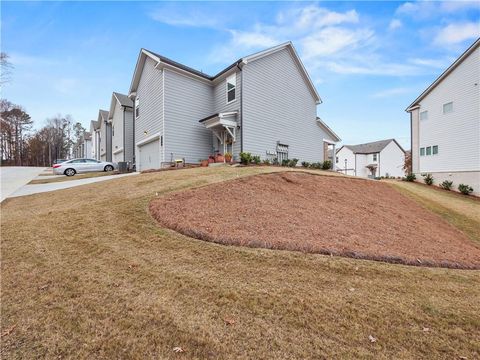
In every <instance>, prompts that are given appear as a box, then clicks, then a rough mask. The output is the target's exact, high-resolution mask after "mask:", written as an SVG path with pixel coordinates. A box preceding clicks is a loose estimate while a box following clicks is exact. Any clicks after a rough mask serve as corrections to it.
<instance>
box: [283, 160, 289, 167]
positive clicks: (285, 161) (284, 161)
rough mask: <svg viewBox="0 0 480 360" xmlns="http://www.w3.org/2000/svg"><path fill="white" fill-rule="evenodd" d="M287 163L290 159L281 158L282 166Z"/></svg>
mask: <svg viewBox="0 0 480 360" xmlns="http://www.w3.org/2000/svg"><path fill="white" fill-rule="evenodd" d="M289 163H290V160H288V159H283V160H282V166H288V164H289Z"/></svg>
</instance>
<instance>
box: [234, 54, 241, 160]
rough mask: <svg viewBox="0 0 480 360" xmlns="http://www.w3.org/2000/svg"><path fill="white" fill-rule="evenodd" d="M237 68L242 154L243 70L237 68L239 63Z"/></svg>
mask: <svg viewBox="0 0 480 360" xmlns="http://www.w3.org/2000/svg"><path fill="white" fill-rule="evenodd" d="M237 68H238V69H240V79H241V80H240V152H241V153H242V152H243V70H242V68H241V67H240V66H239V63H237ZM232 150H233V149H232ZM232 153H233V151H232Z"/></svg>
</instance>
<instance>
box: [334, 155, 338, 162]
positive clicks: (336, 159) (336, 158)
mask: <svg viewBox="0 0 480 360" xmlns="http://www.w3.org/2000/svg"><path fill="white" fill-rule="evenodd" d="M335 163H336V164H338V156H336V157H335Z"/></svg>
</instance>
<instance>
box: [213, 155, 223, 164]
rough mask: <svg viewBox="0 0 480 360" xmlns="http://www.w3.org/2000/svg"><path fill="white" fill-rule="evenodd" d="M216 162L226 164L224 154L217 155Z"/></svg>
mask: <svg viewBox="0 0 480 360" xmlns="http://www.w3.org/2000/svg"><path fill="white" fill-rule="evenodd" d="M215 162H216V163H222V162H225V157H224V156H223V155H222V154H217V155H215Z"/></svg>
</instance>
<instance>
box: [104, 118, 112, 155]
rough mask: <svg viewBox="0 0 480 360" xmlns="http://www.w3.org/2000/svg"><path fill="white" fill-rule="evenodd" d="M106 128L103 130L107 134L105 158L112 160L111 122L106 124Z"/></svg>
mask: <svg viewBox="0 0 480 360" xmlns="http://www.w3.org/2000/svg"><path fill="white" fill-rule="evenodd" d="M106 125H107V126H106V128H105V131H106V134H107V138H106V145H107V155H106V158H107V161H112V124H106Z"/></svg>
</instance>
